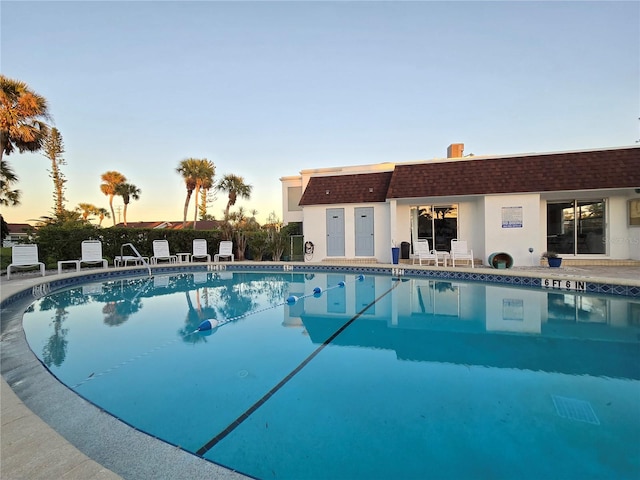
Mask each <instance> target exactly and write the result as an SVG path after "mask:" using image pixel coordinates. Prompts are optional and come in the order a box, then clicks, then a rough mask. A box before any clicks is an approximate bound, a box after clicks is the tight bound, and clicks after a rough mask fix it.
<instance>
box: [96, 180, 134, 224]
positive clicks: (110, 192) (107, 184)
mask: <svg viewBox="0 0 640 480" xmlns="http://www.w3.org/2000/svg"><path fill="white" fill-rule="evenodd" d="M100 178H101V179H102V184H101V185H100V190H101V191H102V193H104V194H105V195H106V196H108V197H109V208H110V209H111V216H112V217H113V226H114V227H115V226H116V214H115V212H114V211H113V197H114V196H115V195H117V193H116V187H117V186H118V185H120V184H121V183H125V182H126V181H127V177H125V176H124V175H123V174H121V173H120V172H116V171H114V170H111V171H108V172H105V173H103V174H102V176H101V177H100Z"/></svg>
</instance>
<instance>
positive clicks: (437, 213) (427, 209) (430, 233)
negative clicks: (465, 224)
mask: <svg viewBox="0 0 640 480" xmlns="http://www.w3.org/2000/svg"><path fill="white" fill-rule="evenodd" d="M457 235H458V206H457V205H424V206H418V207H412V208H411V241H412V243H413V242H414V241H416V240H417V239H418V238H426V239H427V240H429V246H430V247H431V248H435V249H436V250H439V251H447V252H448V251H449V250H451V240H452V239H454V238H457Z"/></svg>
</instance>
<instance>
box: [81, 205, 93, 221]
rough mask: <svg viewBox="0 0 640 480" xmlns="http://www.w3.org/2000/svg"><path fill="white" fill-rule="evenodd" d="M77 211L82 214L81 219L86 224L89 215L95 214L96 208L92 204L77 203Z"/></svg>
mask: <svg viewBox="0 0 640 480" xmlns="http://www.w3.org/2000/svg"><path fill="white" fill-rule="evenodd" d="M78 209H79V210H80V211H81V212H82V219H83V220H84V221H85V222H87V221H88V218H89V215H93V214H94V213H96V206H95V205H93V204H92V203H79V204H78Z"/></svg>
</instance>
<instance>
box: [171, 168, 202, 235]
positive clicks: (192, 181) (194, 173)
mask: <svg viewBox="0 0 640 480" xmlns="http://www.w3.org/2000/svg"><path fill="white" fill-rule="evenodd" d="M199 170H200V160H199V159H197V158H185V159H184V160H182V161H181V162H180V163H179V164H178V168H176V172H177V173H179V174H180V175H182V179H183V180H184V184H185V186H186V187H187V198H186V199H185V201H184V213H183V216H182V226H183V227H184V226H185V225H186V224H187V212H188V210H189V202H191V195H193V191H194V190H195V189H196V185H197V184H198V172H199ZM196 198H197V197H196Z"/></svg>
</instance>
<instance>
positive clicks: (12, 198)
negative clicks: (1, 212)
mask: <svg viewBox="0 0 640 480" xmlns="http://www.w3.org/2000/svg"><path fill="white" fill-rule="evenodd" d="M17 182H18V176H17V175H16V174H15V173H14V172H13V169H12V168H11V167H10V166H9V164H8V163H7V162H6V161H4V160H0V205H6V206H12V207H14V206H16V205H20V190H12V188H13V184H14V183H17Z"/></svg>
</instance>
